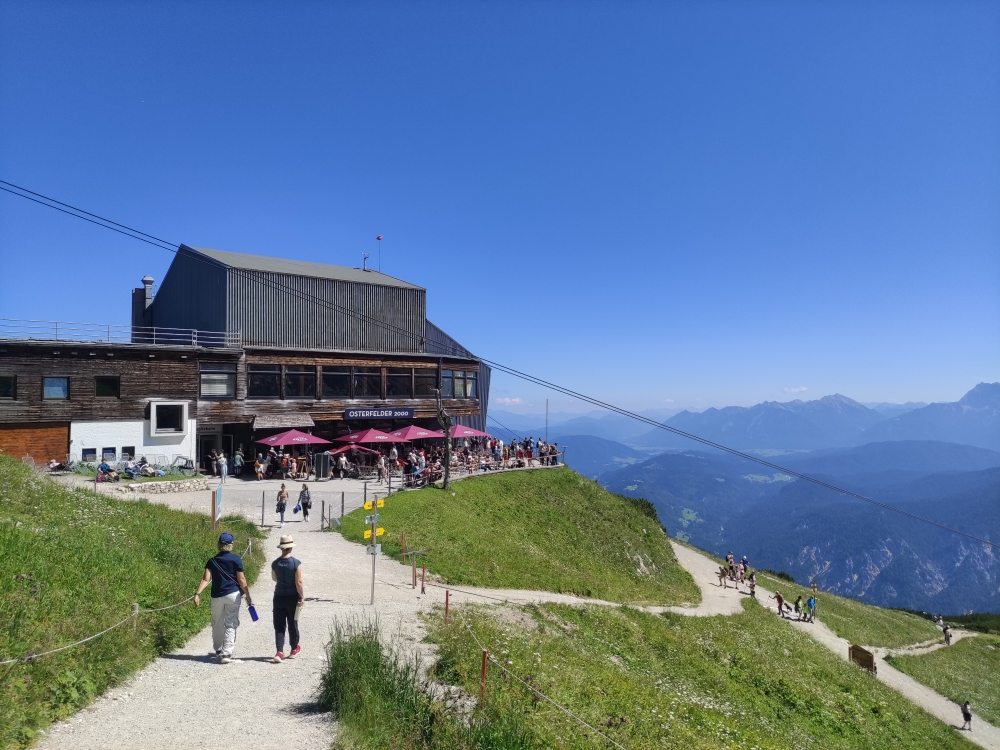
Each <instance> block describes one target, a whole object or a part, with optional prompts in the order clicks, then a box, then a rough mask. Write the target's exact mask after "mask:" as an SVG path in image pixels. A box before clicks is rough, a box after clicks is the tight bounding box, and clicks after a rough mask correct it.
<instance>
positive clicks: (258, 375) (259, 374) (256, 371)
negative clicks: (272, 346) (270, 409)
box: [247, 365, 281, 398]
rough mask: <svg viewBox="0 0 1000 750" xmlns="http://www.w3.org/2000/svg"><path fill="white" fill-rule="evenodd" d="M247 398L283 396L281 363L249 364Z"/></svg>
mask: <svg viewBox="0 0 1000 750" xmlns="http://www.w3.org/2000/svg"><path fill="white" fill-rule="evenodd" d="M247 398H281V365H247Z"/></svg>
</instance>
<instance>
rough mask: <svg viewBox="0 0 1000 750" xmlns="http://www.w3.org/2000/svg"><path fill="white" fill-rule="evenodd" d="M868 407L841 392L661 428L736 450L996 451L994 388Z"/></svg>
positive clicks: (733, 409) (656, 437)
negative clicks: (923, 444) (947, 446)
mask: <svg viewBox="0 0 1000 750" xmlns="http://www.w3.org/2000/svg"><path fill="white" fill-rule="evenodd" d="M877 406H879V407H881V409H874V408H869V407H867V406H865V405H864V404H860V403H858V402H857V401H854V400H853V399H850V398H847V397H846V396H842V395H840V394H834V395H832V396H824V397H823V398H821V399H817V400H815V401H801V400H795V401H788V402H777V401H765V402H763V403H760V404H756V405H755V406H750V407H743V406H727V407H725V408H723V409H714V408H713V409H707V410H705V411H703V412H691V411H682V412H680V413H679V414H676V415H674V416H672V417H670V418H669V419H668V420H667V422H666V424H667V425H669V426H670V427H675V428H677V429H678V430H683V431H684V432H687V433H690V434H692V435H697V436H698V437H702V438H705V439H707V440H711V441H713V442H716V443H721V444H724V445H727V446H729V447H732V448H738V449H741V450H817V449H820V448H835V447H846V446H852V445H864V444H867V443H874V442H879V441H885V440H896V441H898V440H938V441H946V442H954V443H960V444H964V445H974V446H979V447H982V448H989V449H991V450H1000V383H980V384H979V385H977V386H976V387H975V388H973V389H972V390H971V391H969V392H968V393H966V394H965V396H963V397H962V398H961V399H960V400H959V401H957V402H954V403H936V404H928V405H926V406H917V405H914V406H915V407H916V408H912V409H909V410H906V411H902V410H900V409H890V408H888V407H890V406H899V405H887V404H878V405H877ZM629 443H630V444H631V445H634V446H635V447H650V448H662V449H685V448H690V447H691V446H692V443H691V441H690V440H688V439H687V438H684V437H682V436H679V435H676V434H672V433H670V432H668V431H666V430H662V429H659V428H657V429H653V430H651V431H648V432H646V433H645V434H642V435H639V436H637V437H636V438H634V439H633V440H631V441H629Z"/></svg>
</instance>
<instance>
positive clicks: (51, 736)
mask: <svg viewBox="0 0 1000 750" xmlns="http://www.w3.org/2000/svg"><path fill="white" fill-rule="evenodd" d="M269 485H270V483H269ZM310 485H311V486H314V485H312V483H310ZM294 486H295V485H294V484H291V483H290V484H289V487H290V488H292V487H294ZM254 489H255V490H256V489H257V487H254ZM266 489H267V490H269V491H271V490H274V491H276V489H277V484H275V486H274V487H273V488H272V487H270V486H268V487H267V488H266ZM324 489H325V488H324ZM346 489H347V487H346V485H345V490H346ZM352 489H353V488H352ZM208 496H209V493H206V492H201V493H171V494H165V495H155V496H151V497H150V498H149V499H150V500H151V501H154V502H161V503H164V504H167V505H170V506H172V507H177V508H179V509H183V510H189V509H195V508H198V509H206V508H207V507H208V505H209V502H208ZM359 504H360V497H355V498H353V499H352V501H351V502H350V503H348V504H347V507H346V510H347V511H348V512H349V511H350V510H353V509H354V508H355V507H358V505H359ZM338 510H339V509H338ZM248 515H251V516H252V515H253V514H251V513H249V512H248ZM272 517H273V516H272ZM257 519H258V521H259V515H257ZM266 520H268V521H269V522H270V520H271V519H270V518H268V519H266ZM282 533H288V534H292V535H293V536H294V537H295V540H296V545H297V546H296V549H295V556H296V557H298V558H299V559H300V560H302V562H303V568H302V569H303V577H304V582H305V588H306V597H307V602H306V606H305V607H304V608H303V613H302V616H301V621H300V622H301V628H302V633H303V651H302V655H301V656H300V657H299V658H298V659H296V660H292V661H286V662H285V663H283V664H271V663H270V661H269V660H270V658H271V656H273V654H274V640H273V638H274V631H273V628H272V627H271V621H270V618H271V606H270V600H271V594H272V591H273V585H274V584H273V583H272V581H271V580H270V576H269V575H267V572H266V569H265V572H264V573H262V575H261V576H260V578H259V579H258V582H257V583H256V584H255V585H254V587H253V589H252V595H253V597H254V600H255V602H256V606H257V610H258V612H259V614H260V616H261V619H260V621H259V622H257V623H253V622H251V621H250V617H249V615H248V614H247V612H246V610H245V609H244V610H243V613H242V616H241V620H242V624H241V626H240V628H239V632H238V638H237V646H236V654H235V655H236V657H237V659H238V660H239V661H238V662H236V663H234V664H229V665H220V664H218V663H216V662H215V660H214V659H210V658H209V657H208V652H209V650H210V648H211V631H210V628H206V629H205V630H203V631H202V632H200V633H198V634H197V635H196V636H195V637H194V638H192V639H191V640H190V641H189V642H188V643H187V644H186V645H185V646H184V647H183V648H181V649H179V650H177V651H175V652H174V653H171V654H167V655H164V656H162V657H160V658H158V659H156V660H155V661H154V662H153V663H152V664H150V665H149V666H148V667H146V668H145V669H143V670H141V671H140V672H139V673H138V674H136V675H135V676H134V677H133V678H131V679H130V680H128V681H127V682H126V683H124V684H123V685H121V686H119V687H117V688H114V689H112V690H109V691H108V692H106V693H105V694H104V695H103V696H101V697H100V698H98V699H97V701H95V702H94V704H93V705H92V706H90V707H89V708H87V709H84V710H83V711H80V712H79V713H77V714H75V715H74V716H73V717H71V718H70V719H69V720H67V721H64V722H59V723H58V724H55V725H53V726H52V727H51V728H50V729H49V730H48V731H46V732H45V733H43V735H42V738H41V739H40V741H39V742H38V745H37V746H38V747H39V748H42V749H43V750H60V749H62V748H65V749H66V750H97V749H98V748H112V749H114V750H120V749H121V748H132V747H142V748H148V749H149V750H175V749H177V748H185V749H186V748H209V749H214V748H219V747H223V746H225V745H237V746H241V745H251V746H255V747H256V746H259V747H274V746H278V747H283V746H287V747H294V748H297V749H300V750H311V749H312V748H316V749H317V750H319V749H320V748H322V750H327V749H328V748H329V747H330V743H331V741H332V739H333V732H335V725H334V723H333V722H332V721H331V720H330V717H329V715H327V714H324V713H322V712H320V711H319V710H318V709H317V707H316V706H315V703H314V699H315V694H316V691H317V688H318V685H319V677H320V673H321V670H322V667H323V653H322V648H323V645H324V644H325V643H326V641H327V640H328V638H329V634H330V630H331V627H332V625H333V623H334V622H335V621H337V620H340V621H344V620H349V619H350V618H352V617H357V618H370V617H372V616H377V617H378V619H379V621H380V624H381V626H382V632H383V634H384V635H385V636H386V637H387V639H388V640H389V641H390V642H391V643H392V645H393V646H395V647H397V648H399V649H401V650H402V651H404V652H407V653H417V654H420V655H421V656H422V658H424V659H425V660H427V659H429V658H430V656H431V654H430V653H429V650H430V648H431V647H430V646H428V645H427V644H424V643H423V634H424V632H423V628H422V625H421V623H420V620H419V615H420V613H428V612H432V611H434V610H435V608H438V607H443V605H444V601H445V591H446V588H445V587H444V586H439V585H437V584H436V583H434V582H429V584H431V585H428V586H427V588H426V592H427V593H426V594H425V595H421V594H420V593H419V584H418V588H417V589H416V590H414V589H413V588H412V571H411V568H410V567H409V566H407V565H403V564H401V563H399V562H397V561H395V560H392V559H389V558H386V557H381V556H380V557H379V560H378V561H377V564H376V565H377V567H376V586H375V601H376V605H375V607H374V608H373V607H371V606H370V605H369V602H370V596H371V559H372V558H371V557H370V556H369V555H367V554H366V553H365V551H364V548H363V547H362V546H360V545H357V544H352V543H350V542H347V541H346V540H345V539H344V538H343V537H342V536H341V535H340V534H333V533H324V532H321V531H320V529H319V514H318V512H317V510H316V509H314V512H313V516H312V518H311V519H310V522H309V523H306V522H303V521H301V520H296V521H293V522H290V523H287V524H286V525H285V527H284V529H278V528H276V527H272V528H271V529H270V533H269V537H268V539H267V540H266V542H265V543H266V545H267V551H268V553H269V555H270V554H273V556H274V557H277V555H278V551H277V549H276V547H277V541H278V537H279V536H280V535H281V534H282ZM242 544H243V542H242V541H240V540H238V546H240V545H242ZM673 548H674V552H675V554H676V555H677V559H678V561H679V562H680V564H681V565H682V566H683V567H684V568H685V569H686V570H688V572H690V573H691V575H692V577H693V578H694V580H695V582H696V583H697V584H698V587H699V589H700V590H701V594H702V601H701V603H700V604H699V605H698V606H692V607H647V608H646V609H647V610H648V611H651V612H662V611H664V610H669V611H671V612H677V613H680V614H684V615H689V616H715V615H733V614H737V613H739V612H741V611H742V609H743V608H742V600H743V599H745V598H746V597H747V596H748V593H747V592H746V591H741V590H738V589H736V588H734V587H732V586H731V587H729V588H722V587H720V586H719V584H718V576H717V575H716V573H717V570H718V567H719V564H718V563H717V562H716V561H714V560H712V559H711V558H709V557H707V556H705V555H703V554H701V553H699V552H696V551H695V550H693V549H690V548H689V547H685V546H682V545H679V544H676V543H673ZM196 585H197V581H192V582H191V589H192V591H194V588H195V586H196ZM447 590H448V591H449V592H450V601H451V603H453V604H463V603H494V604H496V603H500V602H508V603H512V604H528V603H539V602H560V603H566V604H602V605H607V606H616V605H614V604H612V603H610V602H605V601H600V600H589V599H580V598H577V597H574V596H569V595H563V594H554V593H551V592H545V591H524V590H512V589H482V588H475V587H462V588H460V589H454V588H450V587H449V588H448V589H447ZM770 595H771V592H768V591H766V590H764V589H762V588H761V587H759V586H758V587H757V596H758V600H759V601H760V602H761V604H763V605H764V606H768V597H769V596H770ZM203 606H207V601H206V602H204V603H203ZM788 622H789V624H790V625H791V626H792V627H795V628H797V629H800V630H802V631H803V632H806V633H808V634H809V635H810V636H811V637H813V638H814V639H816V640H817V641H818V642H819V643H822V644H823V645H825V646H826V647H827V648H829V649H830V650H831V651H833V652H834V653H835V654H837V655H838V656H840V657H841V658H843V659H845V660H846V659H847V649H848V646H849V644H848V642H847V641H845V640H844V639H842V638H839V637H838V636H837V635H836V634H835V633H833V631H831V630H830V629H829V628H828V627H826V626H825V625H824V624H822V623H821V622H818V621H817V622H816V623H802V622H796V621H793V620H789V621H788ZM956 636H958V637H961V636H959V634H958V633H957V632H956ZM918 646H919V647H920V648H921V649H925V650H927V651H930V650H933V649H934V648H935V646H934V645H927V644H918ZM878 651H879V650H876V652H877V653H878ZM919 652H920V653H923V650H921V651H919ZM879 655H880V656H884V655H885V654H884V651H882V652H881V653H880V654H879ZM878 679H880V680H881V681H882V682H884V683H886V684H887V685H889V686H891V687H893V688H894V689H895V690H897V691H898V692H899V693H901V694H902V695H903V696H904V697H906V698H907V699H908V700H910V701H912V702H913V703H914V704H916V705H917V706H919V707H921V708H923V709H925V710H926V711H928V712H929V713H930V714H932V715H933V716H936V717H937V718H939V719H940V720H942V721H944V722H946V723H948V724H951V725H952V726H956V727H957V726H958V725H959V724H960V718H961V711H960V710H959V707H958V706H957V705H956V704H954V703H952V702H951V701H949V700H947V699H946V698H944V697H943V696H941V695H939V694H937V693H935V692H934V691H932V690H930V689H929V688H927V687H925V686H923V685H921V684H919V683H917V682H916V681H915V680H913V679H912V678H910V677H908V676H907V675H905V674H903V673H902V672H899V671H898V670H896V669H893V668H892V667H891V666H890V665H889V664H887V663H885V662H884V661H882V660H881V659H880V664H879V668H878ZM974 726H975V730H974V731H973V732H971V733H966V735H965V736H966V737H967V738H968V739H969V740H971V741H972V742H974V743H976V744H977V745H979V746H981V747H984V748H988V749H989V750H1000V730H997V728H996V727H993V726H992V725H990V724H987V723H986V722H984V721H983V720H982V719H980V718H979V717H976V719H975V721H974Z"/></svg>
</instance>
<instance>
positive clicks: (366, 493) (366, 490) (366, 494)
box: [365, 482, 368, 503]
mask: <svg viewBox="0 0 1000 750" xmlns="http://www.w3.org/2000/svg"><path fill="white" fill-rule="evenodd" d="M365 502H366V503H367V502H368V482H365Z"/></svg>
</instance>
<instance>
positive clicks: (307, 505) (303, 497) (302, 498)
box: [299, 484, 313, 523]
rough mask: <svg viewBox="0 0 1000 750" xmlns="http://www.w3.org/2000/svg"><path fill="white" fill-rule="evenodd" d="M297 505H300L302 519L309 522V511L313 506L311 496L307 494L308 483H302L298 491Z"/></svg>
mask: <svg viewBox="0 0 1000 750" xmlns="http://www.w3.org/2000/svg"><path fill="white" fill-rule="evenodd" d="M299 505H300V506H302V520H303V521H305V522H307V523H308V522H309V511H310V510H311V509H312V507H313V501H312V497H310V496H309V485H308V484H303V485H302V491H301V492H299Z"/></svg>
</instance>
